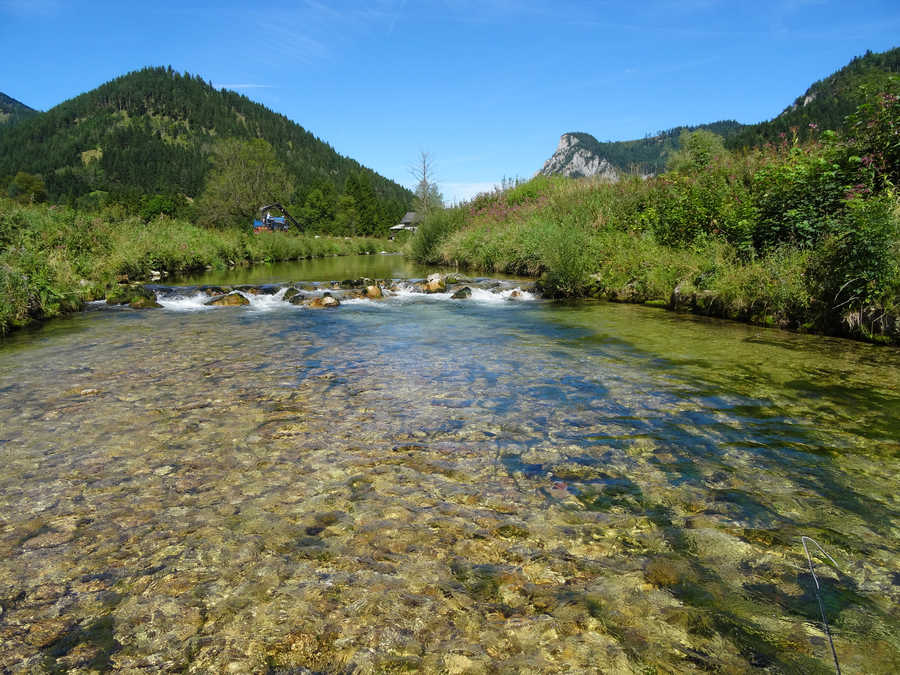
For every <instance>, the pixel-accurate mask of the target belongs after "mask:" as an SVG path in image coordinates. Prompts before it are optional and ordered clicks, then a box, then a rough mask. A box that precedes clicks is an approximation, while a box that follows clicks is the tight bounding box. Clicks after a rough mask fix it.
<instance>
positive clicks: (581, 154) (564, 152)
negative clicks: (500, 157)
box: [538, 120, 742, 180]
mask: <svg viewBox="0 0 900 675" xmlns="http://www.w3.org/2000/svg"><path fill="white" fill-rule="evenodd" d="M741 128H742V125H741V124H739V123H738V122H735V121H734V120H725V121H721V122H713V123H712V124H701V125H699V126H694V127H675V128H674V129H667V130H666V131H660V132H659V133H658V134H656V135H655V136H648V137H646V138H641V139H638V140H634V141H607V142H605V143H603V142H600V141H598V140H597V139H596V138H594V137H593V136H591V134H588V133H584V132H570V133H566V134H563V135H562V137H561V138H560V141H559V146H557V148H556V152H554V153H553V156H552V157H550V159H548V160H547V161H546V162H545V163H544V166H543V168H542V169H541V170H540V171H539V172H538V173H541V174H543V175H545V176H553V175H562V176H570V177H582V176H586V177H587V176H598V177H601V178H606V179H611V180H615V179H616V178H617V177H618V176H619V175H620V174H622V173H637V174H641V175H649V174H656V173H660V172H662V171H663V170H665V167H666V160H667V158H668V156H669V154H670V153H672V152H674V151H675V150H677V149H678V139H679V137H680V136H681V132H683V131H695V130H697V129H706V130H709V131H712V132H714V133H717V134H719V135H720V136H724V137H725V138H729V137H731V136H733V135H734V134H736V133H738V132H739V131H740V130H741Z"/></svg>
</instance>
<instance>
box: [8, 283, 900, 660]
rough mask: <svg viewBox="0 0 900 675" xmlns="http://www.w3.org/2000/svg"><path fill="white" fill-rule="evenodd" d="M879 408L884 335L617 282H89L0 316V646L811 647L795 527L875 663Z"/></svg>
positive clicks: (881, 579)
mask: <svg viewBox="0 0 900 675" xmlns="http://www.w3.org/2000/svg"><path fill="white" fill-rule="evenodd" d="M331 276H333V277H335V278H340V277H341V276H344V275H339V274H335V275H329V277H331ZM346 276H351V274H347V275H346ZM373 276H375V275H373ZM383 276H387V275H386V274H385V275H383ZM287 278H291V276H290V273H289V272H287V273H286V274H285V276H284V280H287ZM294 278H299V277H296V276H295V277H294ZM325 278H328V277H325ZM243 280H246V279H242V281H243ZM274 280H275V279H266V281H274ZM898 420H900V356H898V353H897V351H896V350H890V349H879V348H876V347H872V346H868V345H863V344H856V343H852V342H848V341H841V340H832V339H826V338H820V337H808V336H800V335H793V334H788V333H782V332H778V331H773V330H764V329H758V328H753V327H747V326H742V325H735V324H729V323H724V322H716V321H710V320H700V319H696V318H691V317H685V316H679V315H675V314H670V313H666V312H663V311H659V310H654V309H650V308H644V307H638V306H627V305H610V304H589V303H585V304H574V305H560V304H553V303H549V302H546V301H541V300H531V301H527V300H526V301H522V300H518V301H515V300H508V299H504V298H502V297H497V296H494V297H490V296H489V295H480V296H479V295H476V297H473V298H472V299H469V300H464V301H452V300H449V299H448V298H447V297H446V296H440V297H437V298H435V297H425V296H421V295H415V294H401V295H398V296H395V297H393V298H389V299H387V300H384V301H378V302H372V301H357V302H355V303H345V304H344V305H342V306H341V307H339V308H337V309H335V310H312V309H307V308H302V307H296V306H293V305H290V304H287V303H283V302H271V301H262V300H259V301H257V302H255V303H254V304H252V305H250V306H249V307H237V308H206V309H204V310H202V311H201V310H200V309H199V305H194V306H189V303H182V304H181V305H180V306H177V307H176V306H169V307H168V308H166V309H161V310H159V309H158V310H144V311H137V310H130V309H121V308H117V309H115V308H105V307H99V306H94V307H92V308H91V309H90V310H89V311H87V312H86V313H84V314H83V315H80V316H78V317H75V318H72V319H70V320H65V321H56V322H52V323H50V324H48V325H47V326H45V327H44V328H43V329H41V330H38V331H34V332H31V333H22V334H19V335H15V336H13V337H12V338H10V339H8V340H6V341H5V342H4V343H2V344H0V461H2V468H0V607H2V613H0V669H7V670H10V671H13V672H15V671H26V670H27V671H29V672H41V671H42V670H44V671H54V670H55V671H65V670H68V669H79V668H80V669H83V670H84V671H85V672H86V670H90V669H98V670H103V669H122V670H139V669H142V670H147V671H160V670H162V671H172V670H179V671H190V672H223V671H226V670H230V671H231V672H266V671H281V670H284V671H288V672H290V671H292V670H293V672H306V671H304V670H302V669H304V668H308V669H311V670H313V671H326V672H384V671H393V670H402V669H408V670H417V669H419V670H423V671H426V672H441V671H443V672H451V673H462V672H518V671H523V670H524V671H528V672H548V673H552V672H590V671H595V670H599V671H603V672H685V671H687V672H690V671H710V670H712V671H721V672H745V671H756V670H759V671H767V672H784V673H793V672H809V673H815V672H823V673H827V672H834V665H833V658H832V654H831V650H830V648H829V644H828V640H827V638H826V636H825V633H824V631H823V628H822V625H821V617H820V610H819V605H818V601H817V597H816V593H815V588H816V587H815V582H814V580H813V578H812V576H811V575H810V572H809V567H808V562H807V559H806V557H805V555H804V552H803V546H802V544H801V539H800V538H801V536H804V535H805V536H809V537H812V538H814V539H815V540H816V541H817V542H818V543H819V544H821V545H822V547H823V548H824V549H825V550H826V551H827V552H828V553H829V554H830V555H831V556H832V557H833V558H834V560H835V562H836V563H837V564H838V567H839V571H836V570H834V569H832V568H831V567H830V566H829V565H828V564H827V563H826V561H825V559H824V558H823V557H822V556H818V557H816V558H814V562H815V565H816V567H815V571H816V573H817V575H818V580H819V584H820V585H821V591H820V596H821V599H822V602H823V605H824V609H825V611H826V615H827V618H828V621H829V624H830V627H831V630H832V635H833V637H834V645H835V651H836V653H837V655H838V658H839V659H840V664H841V667H842V669H843V670H844V672H865V673H892V672H898V671H900V639H898V634H900V619H898V609H897V608H898V607H900V554H898V541H900V538H898V534H900V520H898V492H900V461H898V454H900V453H898V451H900V443H898V439H900V421H898Z"/></svg>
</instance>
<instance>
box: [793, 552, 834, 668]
mask: <svg viewBox="0 0 900 675" xmlns="http://www.w3.org/2000/svg"><path fill="white" fill-rule="evenodd" d="M800 541H801V542H803V550H804V551H805V552H806V560H807V562H808V563H809V572H810V574H812V578H813V581H815V582H816V600H818V601H819V612H820V613H821V614H822V625H823V626H825V635H827V636H828V644H829V645H830V646H831V656H832V657H833V658H834V669H835V670H836V671H837V674H838V675H841V664H840V663H838V657H837V652H836V651H835V649H834V640H832V639H831V630H830V629H829V628H828V619H827V618H825V605H824V604H822V596H821V595H820V594H819V590H820V587H819V577H817V576H816V572H815V570H814V569H813V561H812V556H810V555H809V549H808V548H807V546H806V542H807V541H811V542H812V543H813V544H815V545H816V548H817V549H819V551H820V552H821V553H822V555H824V556H825V557H826V558H828V559H829V560H830V561H831V564H832V565H834V568H835V569H836V570H838V572H840V568H839V567H838V564H837V563H836V562H835V561H834V558H832V557H831V556H830V555H828V553H826V552H825V549H823V548H822V547H821V546H819V542H817V541H816V540H815V539H813V538H812V537H806V536H802V537H800Z"/></svg>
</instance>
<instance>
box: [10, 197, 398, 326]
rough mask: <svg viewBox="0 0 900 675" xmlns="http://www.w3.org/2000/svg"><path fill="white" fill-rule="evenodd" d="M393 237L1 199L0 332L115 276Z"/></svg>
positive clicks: (280, 257)
mask: <svg viewBox="0 0 900 675" xmlns="http://www.w3.org/2000/svg"><path fill="white" fill-rule="evenodd" d="M392 243H393V242H387V241H385V240H381V239H367V238H353V239H345V238H341V237H324V236H323V237H318V238H317V237H314V236H304V235H295V234H289V233H280V232H265V233H261V234H252V233H247V232H241V231H238V230H211V229H206V228H201V227H197V226H195V225H192V224H191V223H189V222H186V221H183V220H175V219H171V218H168V217H165V216H161V217H159V218H158V219H156V220H155V221H152V222H150V223H144V222H143V220H141V219H140V218H137V217H131V216H126V215H124V214H122V213H121V212H119V211H117V210H116V209H114V208H111V209H108V210H106V211H105V212H103V213H101V214H96V213H84V212H78V211H75V210H72V209H69V208H65V207H54V206H47V205H20V204H17V203H15V202H13V201H11V200H0V334H2V333H5V332H7V331H9V330H10V329H12V328H15V327H18V326H23V325H25V324H27V323H30V322H32V321H36V320H42V319H48V318H52V317H56V316H60V315H63V314H66V313H68V312H71V311H73V310H76V309H78V308H79V307H81V305H82V304H83V303H84V302H85V301H86V300H91V299H96V298H102V297H104V296H105V295H106V292H107V291H108V290H109V289H110V288H111V287H113V286H114V285H115V284H116V283H118V281H120V280H122V279H123V278H124V277H127V278H128V279H129V280H132V281H139V280H146V279H148V278H149V277H150V275H151V270H155V271H158V272H167V273H169V274H185V273H188V272H193V271H198V270H202V269H205V268H208V267H212V268H220V269H221V268H225V267H228V266H233V265H245V264H256V263H268V262H279V261H285V260H300V259H303V258H314V257H322V256H328V255H350V254H359V253H375V252H378V251H381V250H385V249H386V248H388V247H389V246H391V245H392Z"/></svg>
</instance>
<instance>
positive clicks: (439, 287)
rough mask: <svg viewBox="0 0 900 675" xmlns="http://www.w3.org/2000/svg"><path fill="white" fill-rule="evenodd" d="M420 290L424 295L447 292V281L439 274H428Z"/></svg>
mask: <svg viewBox="0 0 900 675" xmlns="http://www.w3.org/2000/svg"><path fill="white" fill-rule="evenodd" d="M422 290H423V291H425V292H426V293H443V292H445V291H446V290H447V280H446V279H445V278H444V277H443V276H442V275H440V274H430V275H428V278H427V279H426V280H425V285H424V286H423V287H422Z"/></svg>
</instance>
